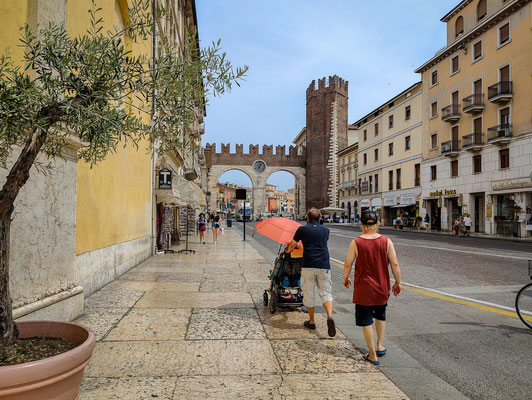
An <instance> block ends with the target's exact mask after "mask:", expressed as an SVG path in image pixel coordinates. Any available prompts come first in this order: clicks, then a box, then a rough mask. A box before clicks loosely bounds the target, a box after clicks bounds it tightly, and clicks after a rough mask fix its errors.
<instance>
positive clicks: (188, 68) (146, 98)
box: [0, 0, 247, 399]
mask: <svg viewBox="0 0 532 400" xmlns="http://www.w3.org/2000/svg"><path fill="white" fill-rule="evenodd" d="M128 3H129V4H131V8H130V9H129V10H128V13H129V21H128V22H127V24H125V26H124V27H123V29H121V30H115V31H112V32H111V31H107V30H106V29H104V25H103V20H102V18H100V16H99V15H100V12H101V9H99V8H97V7H96V5H95V1H94V0H93V1H92V8H91V9H90V10H89V15H90V29H89V30H88V31H87V33H86V34H84V35H82V36H80V37H72V36H71V35H70V34H69V33H68V31H67V30H66V28H65V27H64V26H57V25H53V24H50V25H48V26H47V27H46V28H43V29H40V30H39V33H38V35H35V34H34V33H33V32H32V30H31V29H30V27H29V26H27V25H26V26H25V27H24V29H22V37H21V42H22V45H23V46H24V47H25V52H24V56H23V57H24V58H23V60H22V61H23V66H22V67H19V66H17V65H16V64H15V62H14V61H13V60H12V58H11V55H10V54H9V53H8V54H6V55H4V56H1V57H0V163H1V164H2V166H3V167H4V168H6V169H9V172H8V174H7V178H6V181H5V183H4V185H3V187H2V188H1V190H0V232H1V234H0V355H1V358H0V361H1V363H0V365H1V364H2V363H3V364H6V363H5V360H15V359H18V358H20V357H19V356H20V354H19V353H20V352H21V351H22V352H24V350H23V347H24V346H22V345H21V344H22V343H26V342H27V340H25V339H27V338H29V337H36V338H42V337H51V338H54V340H55V339H58V340H59V339H62V342H61V343H63V342H64V343H67V344H68V343H69V344H70V345H71V346H73V348H72V349H66V350H67V351H65V352H63V353H62V354H57V355H54V356H51V357H47V358H44V359H40V360H37V359H35V360H33V359H32V360H31V362H26V363H24V361H28V359H22V361H21V362H22V364H18V365H4V366H0V377H1V378H2V379H1V380H0V398H2V397H3V396H10V397H9V398H10V399H48V398H54V399H59V398H60V399H74V398H76V397H77V396H78V394H79V385H80V381H81V377H82V374H83V369H84V368H85V365H86V364H87V363H88V361H89V359H90V356H91V354H92V350H93V348H94V335H93V334H92V333H91V332H90V331H89V330H87V329H85V328H83V327H81V326H79V325H76V324H70V323H64V322H50V321H31V322H19V323H16V322H15V321H14V319H13V312H12V300H11V298H10V293H9V248H10V235H9V233H10V226H11V219H12V214H13V211H14V203H15V199H16V198H17V195H18V194H19V191H20V189H21V188H22V187H23V186H24V185H25V184H26V182H27V181H28V178H29V176H30V169H31V168H32V166H34V165H35V164H36V160H37V157H38V156H43V157H45V159H47V160H49V161H50V164H53V159H54V158H56V157H63V155H64V154H65V153H66V150H67V147H68V142H69V141H70V139H71V138H72V137H74V138H75V139H76V140H77V141H79V143H81V147H80V149H79V151H78V155H79V158H80V159H82V160H83V161H85V162H88V163H90V164H96V163H98V162H99V161H101V160H103V159H104V158H105V157H106V155H108V154H109V153H110V152H114V151H116V150H117V147H118V146H122V145H126V144H127V145H133V146H138V144H139V141H140V140H141V139H146V141H147V143H149V145H150V149H151V151H153V152H159V153H166V152H168V151H173V150H174V149H176V148H177V146H181V148H184V147H188V148H190V149H192V147H193V146H194V144H193V143H190V142H189V141H188V140H187V138H188V137H189V132H190V130H191V127H192V125H193V123H194V121H196V119H197V118H198V112H197V110H198V109H201V108H203V107H204V106H205V103H206V100H207V99H206V96H208V95H209V94H212V95H214V96H217V95H220V94H223V93H225V92H227V91H230V89H231V86H232V84H233V83H236V84H238V82H239V81H240V80H241V79H242V78H243V76H244V75H245V72H246V70H247V67H243V68H236V70H234V69H233V67H232V66H231V64H230V63H229V62H228V61H227V60H226V58H225V53H222V52H221V50H220V46H219V45H220V42H219V41H218V43H213V44H212V45H211V46H210V47H207V48H204V49H200V48H199V43H198V40H197V36H196V34H195V32H189V39H188V43H185V46H184V48H185V50H182V49H181V48H177V46H174V45H173V44H172V43H171V42H170V41H169V40H168V39H167V38H166V37H165V36H164V35H160V34H159V33H158V34H157V35H156V40H157V42H156V43H157V45H156V46H155V51H154V52H153V55H152V57H151V58H149V57H147V56H144V55H142V56H136V55H134V54H132V53H131V52H130V51H128V50H127V48H126V46H125V44H124V36H127V37H128V38H129V39H130V40H132V41H134V42H143V43H150V42H151V39H152V33H153V35H155V34H154V32H158V30H157V29H156V26H159V25H158V23H157V22H158V20H159V19H160V18H164V17H165V14H166V12H167V11H166V10H165V9H161V10H160V11H158V13H157V15H151V13H150V11H151V7H150V6H151V2H150V1H147V0H135V1H132V2H128ZM21 116H24V118H21ZM145 116H148V117H150V118H149V119H150V122H149V123H146V122H145V118H143V117H145ZM11 160H14V162H13V163H11V162H10V161H11ZM8 161H9V162H8ZM8 165H9V168H8ZM40 167H44V168H45V167H46V166H43V165H40ZM35 340H40V339H35ZM22 355H23V354H22ZM37 358H38V357H37ZM17 393H18V394H17ZM57 393H62V395H61V396H58V395H57Z"/></svg>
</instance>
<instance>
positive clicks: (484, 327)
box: [231, 223, 532, 400]
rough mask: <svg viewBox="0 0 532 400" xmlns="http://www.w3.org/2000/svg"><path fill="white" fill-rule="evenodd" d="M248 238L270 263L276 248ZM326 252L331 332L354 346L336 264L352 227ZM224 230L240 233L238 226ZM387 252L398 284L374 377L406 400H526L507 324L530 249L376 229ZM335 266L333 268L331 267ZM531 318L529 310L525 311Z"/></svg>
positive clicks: (522, 336) (530, 344) (531, 347)
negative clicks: (389, 243)
mask: <svg viewBox="0 0 532 400" xmlns="http://www.w3.org/2000/svg"><path fill="white" fill-rule="evenodd" d="M253 225H254V224H253V223H251V224H246V228H247V229H246V231H247V234H246V236H247V237H246V239H247V240H248V241H250V242H251V243H252V244H253V245H254V246H255V247H256V248H257V249H258V250H259V251H260V252H261V254H262V255H263V256H264V257H265V258H266V259H267V260H269V261H270V262H272V263H273V260H274V259H275V256H276V254H277V252H278V251H279V245H278V244H276V243H274V242H273V241H271V240H270V239H267V238H265V237H263V236H260V235H255V237H252V236H251V233H252V231H253ZM328 227H329V228H330V229H331V235H330V239H329V251H330V255H331V259H332V260H333V263H332V271H333V275H332V276H333V290H334V293H333V295H334V297H335V319H336V321H337V325H338V326H339V327H340V328H341V329H342V331H343V332H344V333H345V334H346V336H348V337H349V338H350V339H351V340H352V341H353V342H354V343H355V344H356V345H357V346H358V347H359V348H362V349H364V348H365V342H364V340H363V336H362V331H361V329H360V328H357V327H355V325H354V306H353V304H352V302H351V299H352V289H345V288H344V287H343V285H342V281H343V268H342V267H341V264H343V262H344V260H345V256H346V254H347V248H348V246H349V243H350V241H351V240H352V239H353V238H354V237H356V236H358V235H359V234H360V230H359V229H358V228H354V227H351V226H341V225H331V226H329V225H328ZM231 229H236V230H238V231H240V232H241V231H242V224H241V223H237V224H235V225H234V226H233V228H231ZM381 233H383V234H386V235H387V236H388V237H390V238H391V239H392V240H393V241H394V244H395V247H396V249H397V254H398V258H399V263H400V266H401V271H402V280H403V282H404V283H405V285H404V291H403V293H401V295H400V296H398V297H396V298H391V299H390V302H389V307H388V317H387V326H386V338H385V345H387V347H388V349H389V352H388V354H387V355H386V356H385V357H383V358H382V359H381V366H380V368H381V370H382V371H383V372H384V373H385V374H386V375H387V376H388V377H389V378H390V379H391V380H392V381H393V382H394V383H395V384H396V385H397V386H398V387H399V388H401V389H402V390H403V391H404V392H405V393H406V394H407V395H408V396H409V397H411V398H413V399H445V400H449V399H458V398H472V399H510V398H511V399H530V398H532V330H530V329H528V328H527V327H526V326H525V325H523V324H522V322H521V321H520V320H519V319H517V318H516V317H515V316H513V315H511V314H514V313H515V309H514V308H513V307H514V301H515V296H516V293H517V291H518V290H519V289H520V288H521V287H522V286H523V285H524V284H526V283H528V282H529V277H528V274H527V272H528V271H527V259H529V258H532V243H530V242H513V241H506V240H497V239H484V238H463V237H459V238H456V237H453V236H451V235H448V234H447V235H442V234H432V233H424V232H419V233H418V232H402V231H401V232H400V231H393V230H392V231H388V230H386V231H384V230H383V231H381ZM334 260H337V261H334ZM530 311H532V310H530Z"/></svg>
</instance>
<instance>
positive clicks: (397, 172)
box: [395, 168, 401, 189]
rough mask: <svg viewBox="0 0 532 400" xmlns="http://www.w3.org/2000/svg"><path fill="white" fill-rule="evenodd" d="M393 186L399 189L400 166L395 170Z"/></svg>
mask: <svg viewBox="0 0 532 400" xmlns="http://www.w3.org/2000/svg"><path fill="white" fill-rule="evenodd" d="M395 188H396V189H401V168H397V169H396V170H395Z"/></svg>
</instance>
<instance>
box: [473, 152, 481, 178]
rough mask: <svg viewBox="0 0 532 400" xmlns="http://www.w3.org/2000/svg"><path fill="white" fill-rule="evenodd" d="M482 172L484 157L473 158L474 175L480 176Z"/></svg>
mask: <svg viewBox="0 0 532 400" xmlns="http://www.w3.org/2000/svg"><path fill="white" fill-rule="evenodd" d="M480 172H482V156H480V155H478V156H474V157H473V173H474V174H478V173H480Z"/></svg>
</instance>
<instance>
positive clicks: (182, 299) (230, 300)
mask: <svg viewBox="0 0 532 400" xmlns="http://www.w3.org/2000/svg"><path fill="white" fill-rule="evenodd" d="M135 307H136V308H222V307H223V308H253V307H255V304H254V303H253V300H252V299H251V296H250V295H249V293H243V292H238V293H227V292H222V293H214V292H197V293H190V292H171V291H150V292H146V294H145V295H144V296H142V298H141V299H140V300H139V301H138V303H137V304H136V306H135Z"/></svg>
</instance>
